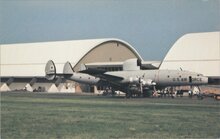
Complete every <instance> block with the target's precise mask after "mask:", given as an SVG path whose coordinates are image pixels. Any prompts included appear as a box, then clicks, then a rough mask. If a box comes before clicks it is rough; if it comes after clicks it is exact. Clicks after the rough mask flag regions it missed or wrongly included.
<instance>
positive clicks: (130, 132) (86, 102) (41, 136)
mask: <svg viewBox="0 0 220 139" xmlns="http://www.w3.org/2000/svg"><path fill="white" fill-rule="evenodd" d="M1 138H2V139H11V138H12V139H24V138H27V139H32V138H36V139H53V138H57V139H61V138H62V139H63V138H67V139H69V138H74V139H75V138H76V139H77V138H79V139H81V138H82V139H86V138H89V139H90V138H100V139H106V138H220V102H219V101H216V100H214V99H210V98H205V99H204V100H197V99H195V98H194V99H190V98H176V99H171V98H164V99H162V98H142V99H140V98H134V99H125V98H122V97H115V98H111V97H102V96H79V95H74V94H37V93H1Z"/></svg>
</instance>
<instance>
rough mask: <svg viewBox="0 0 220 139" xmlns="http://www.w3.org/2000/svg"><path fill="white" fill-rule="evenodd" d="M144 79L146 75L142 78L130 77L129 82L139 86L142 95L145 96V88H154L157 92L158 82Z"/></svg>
mask: <svg viewBox="0 0 220 139" xmlns="http://www.w3.org/2000/svg"><path fill="white" fill-rule="evenodd" d="M144 77H145V73H144V74H143V75H142V76H136V77H135V78H133V77H130V78H129V82H130V83H131V84H137V85H138V86H139V89H140V92H141V94H143V90H144V87H153V88H154V91H155V90H156V89H155V86H156V82H154V81H153V80H151V79H144Z"/></svg>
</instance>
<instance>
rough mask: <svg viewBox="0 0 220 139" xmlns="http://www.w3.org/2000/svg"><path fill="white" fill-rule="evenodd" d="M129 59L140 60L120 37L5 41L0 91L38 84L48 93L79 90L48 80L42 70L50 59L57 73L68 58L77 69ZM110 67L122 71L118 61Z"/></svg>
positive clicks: (70, 84)
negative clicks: (84, 65) (16, 42)
mask: <svg viewBox="0 0 220 139" xmlns="http://www.w3.org/2000/svg"><path fill="white" fill-rule="evenodd" d="M130 58H138V59H140V60H142V58H141V56H140V55H139V54H138V53H137V51H136V50H135V49H134V48H133V47H132V46H131V45H130V44H128V43H127V42H125V41H123V40H119V39H91V40H75V41H57V42H40V43H22V44H5V45H1V62H0V64H1V71H0V76H1V84H0V85H1V86H0V87H1V91H8V90H15V89H17V90H20V89H24V88H25V89H27V90H29V91H33V90H36V89H39V87H40V89H42V88H43V90H44V91H48V92H68V91H70V92H75V91H80V90H79V89H80V88H79V87H78V88H77V85H75V83H73V82H66V81H63V80H61V79H58V80H56V81H52V82H50V83H49V81H47V80H46V79H45V71H44V69H45V65H46V63H47V61H48V60H53V61H54V62H55V64H56V68H57V73H62V70H63V66H64V64H65V62H67V61H69V62H70V63H71V64H72V66H73V68H74V70H75V71H78V70H80V65H81V64H82V63H84V64H86V63H95V62H102V63H103V62H104V63H106V62H122V61H125V60H127V59H130ZM112 66H113V67H112ZM112 66H108V67H107V68H108V69H107V70H122V65H120V64H119V65H117V64H116V65H112ZM102 67H103V66H102ZM76 89H78V90H76ZM88 91H90V90H88Z"/></svg>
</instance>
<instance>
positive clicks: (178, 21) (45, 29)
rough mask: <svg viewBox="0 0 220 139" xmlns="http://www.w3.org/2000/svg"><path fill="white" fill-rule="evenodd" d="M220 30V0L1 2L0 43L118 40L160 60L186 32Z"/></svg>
mask: <svg viewBox="0 0 220 139" xmlns="http://www.w3.org/2000/svg"><path fill="white" fill-rule="evenodd" d="M212 31H220V0H62V1H61V0H0V44H12V43H30V42H45V41H64V40H81V39H98V38H118V39H122V40H124V41H126V42H128V43H129V44H131V45H132V46H133V47H134V48H135V49H136V50H137V51H138V53H139V54H140V55H141V56H142V58H143V59H144V60H162V59H163V58H164V57H165V55H166V53H167V52H168V51H169V49H170V48H171V47H172V45H173V44H174V43H175V42H176V40H177V39H178V38H180V37H181V36H183V35H184V34H187V33H194V32H212Z"/></svg>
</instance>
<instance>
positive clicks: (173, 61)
mask: <svg viewBox="0 0 220 139" xmlns="http://www.w3.org/2000/svg"><path fill="white" fill-rule="evenodd" d="M160 69H182V70H188V71H193V72H197V73H201V74H203V75H205V76H208V77H209V78H210V79H213V80H219V79H220V32H205V33H191V34H186V35H184V36H182V37H181V38H180V39H178V40H177V41H176V43H175V44H174V45H173V46H172V48H171V49H170V50H169V52H168V53H167V55H166V56H165V58H164V60H163V61H162V63H161V66H160ZM219 84H220V82H219Z"/></svg>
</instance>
